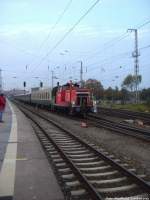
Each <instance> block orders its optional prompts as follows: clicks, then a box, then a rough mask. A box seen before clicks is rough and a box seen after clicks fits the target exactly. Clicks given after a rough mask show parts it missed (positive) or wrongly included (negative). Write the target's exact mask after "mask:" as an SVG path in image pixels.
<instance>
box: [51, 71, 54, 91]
mask: <svg viewBox="0 0 150 200" xmlns="http://www.w3.org/2000/svg"><path fill="white" fill-rule="evenodd" d="M51 72H52V89H53V85H54V71H53V70H52V71H51Z"/></svg>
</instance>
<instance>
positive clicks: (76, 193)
mask: <svg viewBox="0 0 150 200" xmlns="http://www.w3.org/2000/svg"><path fill="white" fill-rule="evenodd" d="M19 108H20V109H21V110H22V111H23V112H24V113H25V115H26V116H27V117H28V118H30V120H31V121H32V123H33V127H34V129H35V132H36V134H37V136H38V138H39V140H40V142H41V144H42V146H43V148H44V150H45V152H46V154H47V157H48V159H49V160H50V162H51V163H52V164H53V167H54V169H55V172H56V174H57V177H58V179H59V182H60V184H61V185H62V188H63V191H64V193H65V194H66V199H80V200H82V199H83V200H100V199H106V198H109V197H110V198H114V197H115V198H116V197H133V196H134V197H137V196H138V197H139V199H140V198H141V199H142V198H143V197H148V195H149V194H150V185H149V184H148V183H147V182H146V177H145V176H144V175H142V174H141V175H140V174H137V172H136V169H134V168H132V167H130V166H129V165H128V164H126V163H122V162H121V160H119V159H115V158H114V156H113V155H110V154H109V153H108V152H106V151H105V150H104V149H97V148H96V146H95V145H94V144H89V143H88V142H85V141H83V140H81V139H80V138H79V137H77V136H76V135H75V134H74V133H72V132H70V131H68V130H66V129H65V128H63V127H61V126H60V125H59V124H58V123H56V122H55V121H53V120H51V119H49V118H48V116H46V115H44V114H42V113H38V112H36V111H35V110H33V109H29V108H28V107H27V106H22V105H21V107H19Z"/></svg>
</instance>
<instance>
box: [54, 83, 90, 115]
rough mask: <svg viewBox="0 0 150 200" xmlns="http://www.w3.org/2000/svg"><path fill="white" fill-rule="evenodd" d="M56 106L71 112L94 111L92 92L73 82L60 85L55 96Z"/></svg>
mask: <svg viewBox="0 0 150 200" xmlns="http://www.w3.org/2000/svg"><path fill="white" fill-rule="evenodd" d="M55 106H56V107H59V108H62V109H65V110H68V111H70V112H89V111H92V109H93V102H92V97H91V92H90V90H89V89H86V88H80V87H79V85H78V84H73V83H72V82H70V83H67V84H66V85H63V86H59V87H58V90H57V92H56V96H55Z"/></svg>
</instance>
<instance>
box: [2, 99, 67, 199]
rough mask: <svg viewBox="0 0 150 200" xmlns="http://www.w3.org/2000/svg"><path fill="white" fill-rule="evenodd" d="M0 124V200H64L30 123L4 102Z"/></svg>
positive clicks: (13, 106) (12, 106)
mask: <svg viewBox="0 0 150 200" xmlns="http://www.w3.org/2000/svg"><path fill="white" fill-rule="evenodd" d="M3 120H4V123H0V200H10V199H11V200H12V199H13V200H32V199H33V200H64V195H63V193H62V191H61V189H60V187H59V185H58V182H57V179H56V177H55V175H54V173H53V170H52V168H51V166H50V164H49V162H48V160H47V158H46V155H45V154H44V152H43V150H42V147H41V145H40V143H39V141H38V138H37V137H36V135H35V133H34V130H33V129H32V126H31V125H30V122H29V120H28V119H27V118H26V117H25V116H24V114H23V113H22V112H21V111H20V110H19V109H18V108H17V107H16V106H15V105H13V104H11V103H10V102H9V101H7V105H6V109H5V113H4V116H3Z"/></svg>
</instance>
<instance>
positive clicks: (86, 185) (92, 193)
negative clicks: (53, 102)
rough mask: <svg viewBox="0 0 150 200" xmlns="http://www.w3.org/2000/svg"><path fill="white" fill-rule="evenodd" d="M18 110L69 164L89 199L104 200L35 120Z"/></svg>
mask: <svg viewBox="0 0 150 200" xmlns="http://www.w3.org/2000/svg"><path fill="white" fill-rule="evenodd" d="M20 110H21V111H22V112H24V114H25V115H26V116H27V117H28V118H29V119H30V120H32V121H33V122H34V123H35V124H36V125H37V126H38V128H39V129H40V130H41V131H42V132H43V133H44V135H46V137H47V138H48V140H49V141H51V143H52V144H53V145H54V147H55V148H56V149H57V151H58V152H59V153H60V155H61V156H62V157H63V159H64V160H65V161H66V162H67V163H68V164H69V166H70V167H71V169H72V170H73V172H74V174H75V175H76V176H77V177H78V178H79V180H80V181H81V183H83V185H84V188H85V189H86V190H87V191H88V194H90V196H91V198H92V199H93V200H104V198H103V197H102V196H101V195H100V193H99V192H97V191H96V189H95V188H94V187H93V186H92V184H90V183H89V181H88V180H87V178H86V177H85V176H84V175H83V174H82V172H81V171H80V170H79V169H78V168H77V167H76V166H75V165H74V163H73V162H72V161H71V160H70V159H69V157H68V156H67V154H66V153H65V152H64V151H63V150H62V149H61V148H60V147H59V146H58V145H57V144H56V142H55V141H54V140H53V139H52V138H51V137H50V136H49V135H48V134H47V132H46V131H45V130H44V129H43V128H42V127H41V126H40V125H39V124H38V123H37V122H36V120H34V119H33V118H32V117H31V116H30V115H29V114H27V113H26V112H25V111H24V110H23V109H22V108H20ZM28 111H30V112H32V111H31V110H28ZM32 113H34V114H36V115H37V113H35V112H32ZM38 116H40V117H41V118H42V119H44V120H46V121H48V122H50V123H52V124H53V125H55V126H56V127H57V128H59V129H61V130H62V131H64V132H66V130H64V129H62V128H60V126H58V125H57V124H55V123H54V121H52V120H48V119H47V118H45V117H43V116H41V114H38Z"/></svg>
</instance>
